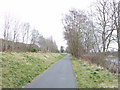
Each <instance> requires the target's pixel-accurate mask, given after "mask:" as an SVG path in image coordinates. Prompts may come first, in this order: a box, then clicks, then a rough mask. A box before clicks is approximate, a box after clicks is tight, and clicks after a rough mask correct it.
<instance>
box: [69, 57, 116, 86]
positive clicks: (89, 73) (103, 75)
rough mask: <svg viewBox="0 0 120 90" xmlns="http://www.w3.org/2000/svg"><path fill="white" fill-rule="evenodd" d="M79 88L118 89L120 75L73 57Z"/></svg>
mask: <svg viewBox="0 0 120 90" xmlns="http://www.w3.org/2000/svg"><path fill="white" fill-rule="evenodd" d="M71 61H72V66H73V69H74V73H75V77H76V81H77V86H78V88H118V75H115V74H112V73H110V72H108V71H107V70H104V69H103V68H101V67H97V66H96V65H94V64H88V63H87V62H85V61H81V60H79V59H76V58H74V57H71Z"/></svg>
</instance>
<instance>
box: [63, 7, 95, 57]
mask: <svg viewBox="0 0 120 90" xmlns="http://www.w3.org/2000/svg"><path fill="white" fill-rule="evenodd" d="M69 12H70V13H69V15H66V16H65V18H64V19H63V25H64V28H65V31H64V35H65V39H66V40H67V44H68V48H67V50H68V52H70V53H71V54H72V55H74V56H75V57H79V56H81V55H82V54H84V53H89V52H91V51H92V49H93V48H94V43H95V42H94V35H95V34H94V32H93V30H94V29H93V28H94V25H93V23H92V21H90V20H89V18H88V17H87V15H86V14H85V13H84V12H83V11H80V10H76V9H72V10H70V11H69Z"/></svg>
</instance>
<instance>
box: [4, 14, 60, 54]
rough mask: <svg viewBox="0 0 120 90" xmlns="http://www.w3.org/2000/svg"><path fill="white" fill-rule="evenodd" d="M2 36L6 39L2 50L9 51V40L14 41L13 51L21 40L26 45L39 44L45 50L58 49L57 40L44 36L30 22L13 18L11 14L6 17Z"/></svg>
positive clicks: (52, 50) (53, 50)
mask: <svg viewBox="0 0 120 90" xmlns="http://www.w3.org/2000/svg"><path fill="white" fill-rule="evenodd" d="M2 38H3V39H4V40H3V44H4V45H2V46H3V47H2V48H3V50H2V51H8V48H9V46H10V45H8V42H7V41H12V42H13V44H12V47H13V48H12V49H11V51H14V48H15V45H16V43H17V42H21V43H24V44H26V45H27V44H33V45H37V46H38V47H39V48H40V49H39V50H40V51H43V52H48V51H49V52H57V51H58V49H57V45H56V42H55V41H53V40H52V38H49V39H46V38H44V37H43V36H42V35H41V34H40V33H39V31H38V30H36V29H32V28H31V25H30V24H29V23H23V22H20V21H18V20H17V19H15V18H12V17H10V16H6V17H5V20H4V25H3V35H2ZM4 41H6V42H4Z"/></svg>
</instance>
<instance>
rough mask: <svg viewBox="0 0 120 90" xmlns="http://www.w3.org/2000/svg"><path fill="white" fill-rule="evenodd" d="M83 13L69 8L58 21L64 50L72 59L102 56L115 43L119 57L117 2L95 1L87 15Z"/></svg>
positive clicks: (119, 38)
mask: <svg viewBox="0 0 120 90" xmlns="http://www.w3.org/2000/svg"><path fill="white" fill-rule="evenodd" d="M93 8H94V9H93ZM86 12H87V11H86ZM86 12H85V11H82V10H79V9H75V8H72V9H70V10H69V13H68V14H66V15H64V17H63V19H62V23H63V26H64V29H65V30H64V38H65V39H66V40H67V45H68V47H67V51H68V52H70V53H71V54H72V55H74V56H75V57H80V56H82V55H83V54H87V53H91V52H93V53H97V52H103V53H105V52H108V51H109V49H110V44H111V43H114V42H116V43H117V44H118V54H119V55H118V56H119V57H120V1H119V2H118V1H115V0H97V2H96V3H95V4H94V5H93V7H92V8H91V12H87V13H86ZM116 47H117V46H116Z"/></svg>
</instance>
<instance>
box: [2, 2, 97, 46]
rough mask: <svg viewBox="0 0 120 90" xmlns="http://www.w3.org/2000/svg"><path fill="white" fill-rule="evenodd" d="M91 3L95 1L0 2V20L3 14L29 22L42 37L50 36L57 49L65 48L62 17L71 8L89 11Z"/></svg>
mask: <svg viewBox="0 0 120 90" xmlns="http://www.w3.org/2000/svg"><path fill="white" fill-rule="evenodd" d="M93 1H95V0H0V20H1V21H2V19H3V17H4V15H5V14H10V16H12V17H15V18H17V19H19V20H20V21H22V22H29V23H30V25H31V26H32V28H36V29H37V30H39V32H40V33H41V34H42V35H43V36H45V37H50V36H52V37H53V39H54V40H55V41H56V43H57V45H58V46H59V47H60V46H65V47H66V42H65V40H64V37H63V30H64V29H63V25H62V22H61V19H62V16H63V15H64V14H65V13H67V12H68V11H69V9H71V8H77V9H81V10H84V9H85V10H86V9H89V7H90V5H91V3H92V2H93ZM1 21H0V23H1ZM0 30H2V27H1V26H0ZM0 32H2V31H0ZM0 36H1V34H0Z"/></svg>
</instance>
